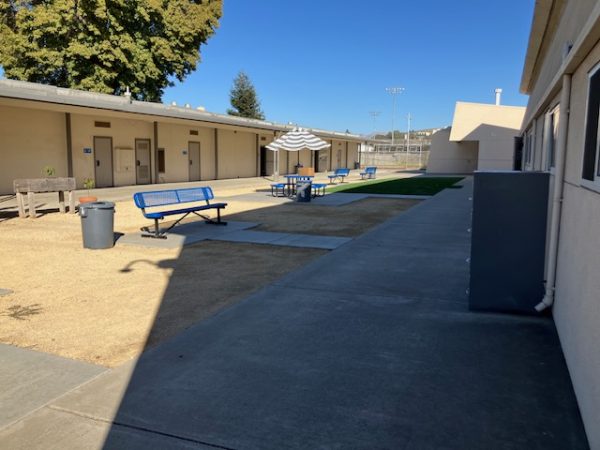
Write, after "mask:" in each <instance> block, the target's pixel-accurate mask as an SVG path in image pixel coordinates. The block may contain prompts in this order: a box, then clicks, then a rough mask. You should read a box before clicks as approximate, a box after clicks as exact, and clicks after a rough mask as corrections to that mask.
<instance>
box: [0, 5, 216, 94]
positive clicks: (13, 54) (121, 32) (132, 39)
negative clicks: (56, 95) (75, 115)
mask: <svg viewBox="0 0 600 450" xmlns="http://www.w3.org/2000/svg"><path fill="white" fill-rule="evenodd" d="M221 12H222V0H3V1H2V4H1V5H0V65H1V66H2V67H3V69H4V72H5V76H6V77H7V78H12V79H17V80H24V81H32V82H36V83H45V84H52V85H55V86H60V87H69V88H75V89H83V90H89V91H96V92H102V93H109V94H117V95H118V94H121V93H122V92H123V91H124V90H125V88H126V87H127V86H128V87H129V88H130V90H131V92H132V96H133V97H134V98H137V99H141V100H148V101H159V100H160V99H161V96H162V94H163V91H164V89H165V88H166V87H167V86H170V85H172V84H173V81H174V80H175V79H177V80H179V81H182V80H183V79H184V78H185V77H186V75H188V74H189V73H190V72H192V71H193V70H195V69H196V65H197V64H198V62H199V60H200V45H201V44H204V43H205V42H206V41H207V40H208V38H209V37H210V36H211V35H212V34H213V33H214V32H215V29H216V28H217V27H218V26H219V19H220V17H221Z"/></svg>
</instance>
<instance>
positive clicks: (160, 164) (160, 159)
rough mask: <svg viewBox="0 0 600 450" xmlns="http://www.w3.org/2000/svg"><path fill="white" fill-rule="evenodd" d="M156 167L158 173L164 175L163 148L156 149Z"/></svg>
mask: <svg viewBox="0 0 600 450" xmlns="http://www.w3.org/2000/svg"><path fill="white" fill-rule="evenodd" d="M156 166H157V167H158V172H159V173H165V149H164V148H159V149H158V163H157V164H156Z"/></svg>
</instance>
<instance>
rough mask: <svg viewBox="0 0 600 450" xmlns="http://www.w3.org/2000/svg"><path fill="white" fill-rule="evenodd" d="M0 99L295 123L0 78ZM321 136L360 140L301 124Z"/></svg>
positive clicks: (271, 127)
mask: <svg viewBox="0 0 600 450" xmlns="http://www.w3.org/2000/svg"><path fill="white" fill-rule="evenodd" d="M0 98H6V99H14V100H25V101H29V102H35V103H43V104H50V105H57V106H63V107H76V108H86V109H89V110H95V111H98V112H101V111H111V112H119V113H125V114H129V115H135V116H137V117H139V118H141V119H145V120H149V119H152V120H158V119H161V118H163V119H166V120H169V121H172V120H177V119H179V120H182V121H188V122H189V121H192V122H196V123H201V124H204V125H208V126H213V127H216V126H218V125H222V126H225V127H239V128H245V129H251V130H255V131H256V132H260V131H267V132H269V131H270V132H287V131H290V130H292V129H293V128H295V127H296V125H284V124H279V123H276V122H269V121H265V120H256V119H247V118H244V117H237V116H228V115H225V114H216V113H211V112H208V111H201V110H195V109H191V108H185V107H181V106H172V105H165V104H162V103H152V102H142V101H137V100H129V99H128V98H126V97H119V96H116V95H108V94H99V93H95V92H87V91H80V90H76V89H67V88H59V87H55V86H49V85H43V84H37V83H29V82H25V81H15V80H6V79H3V80H0ZM303 128H306V129H308V130H310V132H311V133H314V134H316V135H318V136H320V137H323V138H328V139H341V140H347V141H356V142H363V140H364V139H363V138H362V137H361V136H359V135H356V134H351V133H341V132H336V131H329V130H321V129H317V128H311V127H303Z"/></svg>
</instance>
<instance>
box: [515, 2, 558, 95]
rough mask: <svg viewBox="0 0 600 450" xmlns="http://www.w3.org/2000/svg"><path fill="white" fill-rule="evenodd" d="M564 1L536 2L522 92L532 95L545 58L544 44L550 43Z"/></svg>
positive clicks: (522, 79) (522, 78) (522, 77)
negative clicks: (533, 86) (540, 66)
mask: <svg viewBox="0 0 600 450" xmlns="http://www.w3.org/2000/svg"><path fill="white" fill-rule="evenodd" d="M563 5H564V0H536V2H535V9H534V12H533V21H532V24H531V31H530V33H529V42H528V44H527V53H526V55H525V64H524V67H523V74H522V76H521V85H520V91H521V93H522V94H530V93H531V88H532V85H533V84H534V82H535V77H536V74H537V71H538V70H539V64H540V63H541V61H542V60H543V57H544V43H547V42H549V40H550V39H551V36H552V34H553V33H554V31H555V29H556V25H557V23H558V17H557V16H558V15H559V12H560V11H561V10H562V6H563Z"/></svg>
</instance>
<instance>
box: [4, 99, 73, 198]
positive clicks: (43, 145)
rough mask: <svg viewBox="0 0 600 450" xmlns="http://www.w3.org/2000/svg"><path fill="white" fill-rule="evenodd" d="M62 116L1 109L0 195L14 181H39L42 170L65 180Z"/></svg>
mask: <svg viewBox="0 0 600 450" xmlns="http://www.w3.org/2000/svg"><path fill="white" fill-rule="evenodd" d="M65 130H66V119H65V114H64V113H60V112H52V111H38V110H33V109H28V108H19V107H12V106H4V105H0V158H1V163H0V194H11V193H13V180H14V179H16V178H40V177H41V176H42V169H43V168H44V167H45V166H52V167H54V169H55V170H56V175H57V176H63V177H64V176H67V142H66V139H67V138H66V131H65Z"/></svg>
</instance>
